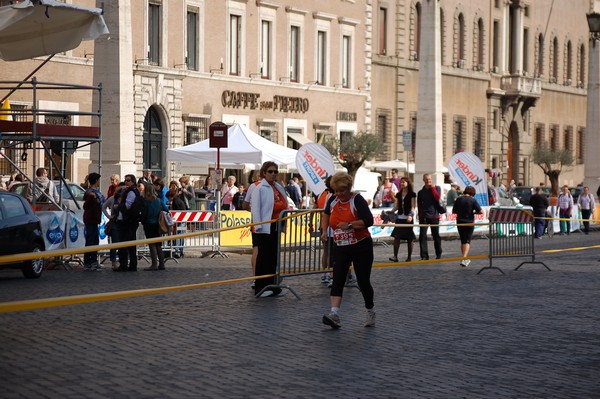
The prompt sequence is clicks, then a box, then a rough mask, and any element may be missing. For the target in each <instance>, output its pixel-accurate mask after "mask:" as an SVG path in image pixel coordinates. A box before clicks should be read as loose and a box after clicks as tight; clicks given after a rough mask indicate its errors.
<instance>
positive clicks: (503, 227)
mask: <svg viewBox="0 0 600 399" xmlns="http://www.w3.org/2000/svg"><path fill="white" fill-rule="evenodd" d="M489 223H490V226H489V229H490V230H489V237H488V238H489V243H490V250H489V261H490V263H489V266H485V267H483V268H481V269H480V270H479V271H478V272H477V274H479V273H481V272H482V271H483V270H485V269H497V270H499V271H500V272H501V273H502V274H504V272H503V271H502V269H500V268H499V267H497V266H494V265H493V261H494V259H496V258H508V257H529V258H531V260H530V261H525V262H521V264H520V265H519V266H517V267H516V268H515V270H519V268H520V267H521V266H523V265H525V264H528V263H539V264H542V265H544V267H545V268H546V269H548V270H550V268H549V267H548V266H546V264H545V263H544V262H539V261H536V260H535V248H534V242H535V239H534V234H532V233H533V231H534V225H533V223H534V217H533V213H532V211H531V210H529V209H523V208H504V207H497V208H496V207H493V208H490V212H489Z"/></svg>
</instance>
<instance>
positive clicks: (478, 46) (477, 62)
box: [473, 18, 485, 71]
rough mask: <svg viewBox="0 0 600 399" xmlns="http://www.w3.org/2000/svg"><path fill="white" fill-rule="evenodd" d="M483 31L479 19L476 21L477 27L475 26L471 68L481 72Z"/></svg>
mask: <svg viewBox="0 0 600 399" xmlns="http://www.w3.org/2000/svg"><path fill="white" fill-rule="evenodd" d="M484 33H485V32H484V31H483V19H481V18H479V19H478V20H477V26H476V32H475V34H476V36H475V53H474V59H473V66H474V69H477V70H480V71H482V70H483V64H484V59H485V58H484V55H483V52H484V45H485V37H484Z"/></svg>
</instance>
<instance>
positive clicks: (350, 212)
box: [329, 194, 371, 241]
mask: <svg viewBox="0 0 600 399" xmlns="http://www.w3.org/2000/svg"><path fill="white" fill-rule="evenodd" d="M354 197H356V194H354V195H352V198H350V200H349V201H348V202H341V201H340V200H339V199H337V198H335V199H334V200H333V201H331V208H330V214H329V226H330V227H331V228H332V229H333V230H335V229H337V228H338V227H337V226H338V224H340V223H344V222H345V223H350V222H352V221H354V220H356V219H357V215H356V206H354ZM354 235H355V237H356V239H357V240H358V241H360V240H362V239H364V238H367V237H370V236H371V233H369V229H367V228H365V229H361V230H355V232H354Z"/></svg>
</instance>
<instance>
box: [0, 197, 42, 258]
mask: <svg viewBox="0 0 600 399" xmlns="http://www.w3.org/2000/svg"><path fill="white" fill-rule="evenodd" d="M23 201H24V200H23V199H22V198H20V197H19V196H17V195H14V194H1V195H0V213H1V214H2V216H1V217H2V218H1V219H0V240H1V241H0V242H1V243H2V245H0V253H1V254H2V255H7V254H15V253H22V252H29V248H30V247H31V242H30V241H31V238H32V236H31V231H32V229H34V228H35V220H34V219H33V218H32V215H31V214H29V213H28V212H27V210H26V209H25V206H24V204H23Z"/></svg>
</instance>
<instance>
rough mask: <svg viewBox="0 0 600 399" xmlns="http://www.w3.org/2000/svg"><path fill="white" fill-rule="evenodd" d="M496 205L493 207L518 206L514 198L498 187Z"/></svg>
mask: <svg viewBox="0 0 600 399" xmlns="http://www.w3.org/2000/svg"><path fill="white" fill-rule="evenodd" d="M495 189H496V203H495V204H492V205H500V206H514V205H516V203H515V201H513V197H511V196H510V195H508V193H507V192H506V190H504V189H503V188H502V187H496V188H495Z"/></svg>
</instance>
